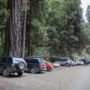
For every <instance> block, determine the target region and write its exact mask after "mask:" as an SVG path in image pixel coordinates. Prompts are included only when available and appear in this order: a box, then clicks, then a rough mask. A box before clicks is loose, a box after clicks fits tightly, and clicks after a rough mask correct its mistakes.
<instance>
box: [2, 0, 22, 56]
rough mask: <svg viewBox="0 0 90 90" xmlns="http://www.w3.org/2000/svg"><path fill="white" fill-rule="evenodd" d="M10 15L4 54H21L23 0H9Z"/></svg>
mask: <svg viewBox="0 0 90 90" xmlns="http://www.w3.org/2000/svg"><path fill="white" fill-rule="evenodd" d="M8 9H9V10H10V16H9V19H8V23H7V28H6V31H5V49H4V55H5V56H7V55H9V56H21V17H20V12H21V0H8Z"/></svg>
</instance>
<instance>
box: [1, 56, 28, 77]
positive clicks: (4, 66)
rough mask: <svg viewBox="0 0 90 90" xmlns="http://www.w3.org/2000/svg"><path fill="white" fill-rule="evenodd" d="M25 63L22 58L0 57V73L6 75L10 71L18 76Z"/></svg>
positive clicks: (21, 72)
mask: <svg viewBox="0 0 90 90" xmlns="http://www.w3.org/2000/svg"><path fill="white" fill-rule="evenodd" d="M26 67H27V64H26V62H25V60H24V59H22V58H16V57H10V56H8V57H0V73H2V74H3V76H5V77H8V76H9V75H10V73H17V74H18V75H19V76H22V75H23V71H24V70H25V69H26Z"/></svg>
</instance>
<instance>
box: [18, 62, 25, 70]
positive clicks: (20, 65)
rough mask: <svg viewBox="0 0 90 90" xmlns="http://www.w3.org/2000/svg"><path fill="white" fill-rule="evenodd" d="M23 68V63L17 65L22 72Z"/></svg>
mask: <svg viewBox="0 0 90 90" xmlns="http://www.w3.org/2000/svg"><path fill="white" fill-rule="evenodd" d="M24 68H25V65H24V63H22V62H21V63H20V64H19V69H20V70H23V69H24Z"/></svg>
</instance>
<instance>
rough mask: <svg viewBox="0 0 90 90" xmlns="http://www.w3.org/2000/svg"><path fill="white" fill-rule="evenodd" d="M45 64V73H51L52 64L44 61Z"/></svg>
mask: <svg viewBox="0 0 90 90" xmlns="http://www.w3.org/2000/svg"><path fill="white" fill-rule="evenodd" d="M45 63H46V67H47V71H51V70H52V69H53V66H52V64H51V63H50V62H48V61H45Z"/></svg>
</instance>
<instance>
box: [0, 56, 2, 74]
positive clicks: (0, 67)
mask: <svg viewBox="0 0 90 90" xmlns="http://www.w3.org/2000/svg"><path fill="white" fill-rule="evenodd" d="M1 61H2V57H0V72H1V71H2V62H1Z"/></svg>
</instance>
